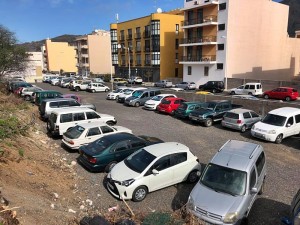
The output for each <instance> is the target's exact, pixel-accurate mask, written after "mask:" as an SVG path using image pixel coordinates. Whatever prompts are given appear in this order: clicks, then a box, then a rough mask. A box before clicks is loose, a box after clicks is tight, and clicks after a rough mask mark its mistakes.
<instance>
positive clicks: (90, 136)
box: [78, 127, 102, 145]
mask: <svg viewBox="0 0 300 225" xmlns="http://www.w3.org/2000/svg"><path fill="white" fill-rule="evenodd" d="M101 136H102V133H101V130H100V129H99V127H91V128H89V130H88V131H87V132H86V136H85V137H84V138H82V139H80V140H78V141H79V142H78V143H79V144H80V145H84V144H88V143H91V142H93V141H96V140H97V139H99V138H100V137H101Z"/></svg>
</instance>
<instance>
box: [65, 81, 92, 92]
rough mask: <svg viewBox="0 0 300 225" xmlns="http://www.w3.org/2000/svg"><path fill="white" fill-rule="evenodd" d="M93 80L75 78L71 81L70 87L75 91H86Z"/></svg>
mask: <svg viewBox="0 0 300 225" xmlns="http://www.w3.org/2000/svg"><path fill="white" fill-rule="evenodd" d="M91 82H92V81H91V80H73V81H72V82H71V83H70V89H71V90H73V91H85V90H86V89H87V87H88V85H89V84H90V83H91Z"/></svg>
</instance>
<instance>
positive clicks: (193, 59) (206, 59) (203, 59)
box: [182, 55, 216, 62]
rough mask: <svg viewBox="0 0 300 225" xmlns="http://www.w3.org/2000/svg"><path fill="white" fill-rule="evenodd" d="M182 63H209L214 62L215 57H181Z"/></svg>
mask: <svg viewBox="0 0 300 225" xmlns="http://www.w3.org/2000/svg"><path fill="white" fill-rule="evenodd" d="M182 61H183V62H211V61H216V56H215V55H202V56H198V55H192V56H183V57H182Z"/></svg>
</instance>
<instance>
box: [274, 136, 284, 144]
mask: <svg viewBox="0 0 300 225" xmlns="http://www.w3.org/2000/svg"><path fill="white" fill-rule="evenodd" d="M282 139H283V135H282V134H279V135H278V136H277V137H276V139H275V143H276V144H280V143H281V142H282Z"/></svg>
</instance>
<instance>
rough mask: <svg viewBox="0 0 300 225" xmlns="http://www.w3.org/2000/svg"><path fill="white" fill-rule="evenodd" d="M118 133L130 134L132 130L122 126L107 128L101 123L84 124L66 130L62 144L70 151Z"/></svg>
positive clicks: (107, 126)
mask: <svg viewBox="0 0 300 225" xmlns="http://www.w3.org/2000/svg"><path fill="white" fill-rule="evenodd" d="M120 132H126V133H132V130H130V129H128V128H126V127H122V126H109V125H107V124H106V123H103V122H91V123H84V124H80V125H77V126H75V127H72V128H71V129H69V130H67V131H66V132H65V133H64V134H63V139H62V142H63V143H64V144H65V145H66V146H67V147H68V148H70V149H79V147H80V146H82V145H87V144H89V143H91V142H93V141H95V140H97V139H99V138H101V137H103V136H106V135H109V134H115V133H120Z"/></svg>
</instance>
